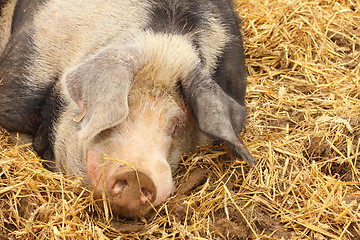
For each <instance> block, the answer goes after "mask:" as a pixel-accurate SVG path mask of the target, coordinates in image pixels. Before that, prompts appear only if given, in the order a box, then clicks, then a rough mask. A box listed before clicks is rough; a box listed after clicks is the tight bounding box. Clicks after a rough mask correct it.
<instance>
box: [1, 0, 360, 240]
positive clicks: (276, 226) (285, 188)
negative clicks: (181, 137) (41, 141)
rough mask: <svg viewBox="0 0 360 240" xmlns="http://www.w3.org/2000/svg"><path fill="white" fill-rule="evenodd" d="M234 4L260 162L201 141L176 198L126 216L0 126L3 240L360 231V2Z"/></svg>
mask: <svg viewBox="0 0 360 240" xmlns="http://www.w3.org/2000/svg"><path fill="white" fill-rule="evenodd" d="M234 2H235V4H236V8H237V11H238V13H239V15H240V17H241V18H242V20H243V21H242V24H241V28H242V30H243V33H244V43H245V52H246V60H247V68H248V73H249V77H248V90H247V96H246V105H247V109H248V118H247V123H246V126H245V129H244V131H243V132H242V133H241V134H240V137H241V139H242V140H243V141H244V143H245V145H246V146H247V148H248V149H249V151H250V152H251V153H252V155H253V156H254V157H255V158H256V159H257V160H258V161H259V163H258V165H257V166H255V167H250V166H247V165H246V164H245V163H244V162H243V161H242V160H241V159H235V158H233V157H232V156H231V155H230V154H229V153H228V151H227V149H226V146H224V145H218V146H202V147H200V148H199V149H198V150H197V151H196V152H194V153H188V154H186V155H185V156H184V157H183V159H182V161H181V164H180V168H179V170H178V172H176V173H175V174H174V179H175V182H176V186H177V190H176V191H175V194H174V196H172V197H171V198H170V199H169V200H168V201H167V202H166V203H165V204H164V205H162V206H160V207H159V208H157V209H156V210H155V211H153V212H152V213H150V214H149V215H147V216H145V217H144V218H141V219H133V220H124V219H118V218H116V217H112V216H111V212H109V211H108V209H107V208H106V206H107V205H106V203H104V202H103V201H97V202H96V201H94V200H93V199H92V196H91V193H90V192H89V191H88V190H86V189H84V188H83V187H82V184H81V179H78V178H75V177H72V176H66V177H64V176H61V175H59V174H55V173H51V172H49V171H47V170H45V169H44V168H43V167H42V164H41V161H42V160H41V159H39V158H38V157H37V156H36V154H35V153H34V152H33V151H31V150H28V149H27V147H28V146H19V145H16V144H14V143H11V142H10V139H9V136H8V133H7V132H6V131H5V130H1V132H0V156H1V161H0V169H1V171H0V180H1V182H0V205H1V208H0V209H1V214H0V228H1V231H0V239H116V238H117V239H159V238H163V239H168V238H171V239H360V224H359V219H360V212H359V211H360V205H359V203H360V183H359V174H360V173H359V170H360V163H359V161H358V156H359V146H360V138H359V133H360V127H359V121H360V119H359V117H358V112H359V110H360V104H359V103H360V99H359V92H360V91H359V83H360V3H359V1H351V0H348V1H347V0H337V1H334V0H328V1H326V0H307V1H306V0H297V1H290V0H274V1H270V0H269V1H267V0H256V1H242V0H235V1H234ZM104 206H105V207H104Z"/></svg>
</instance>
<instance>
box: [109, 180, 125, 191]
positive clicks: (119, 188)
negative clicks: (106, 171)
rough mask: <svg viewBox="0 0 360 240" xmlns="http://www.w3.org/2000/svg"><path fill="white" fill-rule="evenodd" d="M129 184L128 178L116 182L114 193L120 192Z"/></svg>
mask: <svg viewBox="0 0 360 240" xmlns="http://www.w3.org/2000/svg"><path fill="white" fill-rule="evenodd" d="M127 185H128V182H127V181H126V180H118V181H116V183H115V184H114V187H113V189H112V193H113V194H114V195H116V194H120V193H121V192H122V191H123V190H124V188H125V187H126V186H127Z"/></svg>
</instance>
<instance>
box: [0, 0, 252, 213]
mask: <svg viewBox="0 0 360 240" xmlns="http://www.w3.org/2000/svg"><path fill="white" fill-rule="evenodd" d="M14 4H15V1H8V2H7V3H5V4H4V6H5V7H6V14H2V15H0V23H1V24H2V26H0V29H1V28H3V29H5V30H6V32H8V33H9V34H8V36H7V37H3V38H0V40H1V41H2V42H0V47H1V48H0V53H1V52H2V53H1V56H0V79H1V84H0V125H2V126H4V127H5V128H7V129H9V130H11V131H20V132H24V133H28V134H32V135H33V136H34V147H35V149H36V150H37V151H38V152H39V154H40V155H42V156H43V157H44V158H47V159H50V160H54V163H55V164H54V166H50V167H52V168H54V169H57V170H61V171H63V172H66V173H70V174H77V175H83V176H85V180H84V182H85V184H86V185H87V186H88V187H89V188H90V189H94V192H95V195H97V196H98V197H107V198H108V199H109V201H110V202H111V203H112V209H113V212H114V213H116V214H120V215H123V216H136V215H141V214H144V213H145V212H147V211H148V209H149V208H150V205H154V206H156V205H158V204H160V203H161V202H163V201H164V200H165V199H166V198H167V197H168V196H169V195H170V194H171V191H172V188H173V183H172V178H171V170H174V169H176V167H177V164H178V161H179V159H180V157H181V155H182V154H183V153H184V152H188V151H191V150H192V149H193V148H194V147H195V146H197V145H199V144H202V143H204V142H207V141H209V140H210V139H211V138H218V139H221V140H224V141H225V142H227V143H228V146H229V147H230V149H231V150H232V152H233V153H234V154H235V155H236V156H240V157H242V158H244V160H246V161H248V162H249V163H250V164H253V163H255V160H254V159H253V158H252V157H251V155H250V154H249V153H248V151H247V150H246V148H245V147H244V146H243V145H242V143H241V141H240V140H239V139H238V137H237V134H238V133H239V131H240V130H241V128H242V127H243V124H244V121H245V115H246V112H245V108H244V106H243V105H244V97H245V90H246V71H245V64H244V56H243V49H242V42H241V38H240V32H239V30H238V20H237V18H236V15H235V14H234V12H233V10H232V6H231V2H230V1H228V0H226V1H219V0H213V1H209V0H196V1H190V0H155V1H139V0H127V1H96V0H88V1H63V0H42V1H40V0H37V1H24V0H23V1H22V0H19V1H17V2H16V7H15V10H14V12H13V13H12V11H11V9H14V7H13V6H14ZM4 6H3V8H2V9H5V7H4ZM3 12H5V10H4V11H3ZM12 15H13V17H12V22H11V24H10V25H9V19H10V17H9V16H12ZM10 26H11V28H10ZM10 32H11V34H10ZM2 46H3V47H2ZM204 133H205V134H204ZM134 169H136V171H134ZM103 189H104V191H103ZM104 194H105V195H104ZM149 202H151V203H152V204H150V203H149Z"/></svg>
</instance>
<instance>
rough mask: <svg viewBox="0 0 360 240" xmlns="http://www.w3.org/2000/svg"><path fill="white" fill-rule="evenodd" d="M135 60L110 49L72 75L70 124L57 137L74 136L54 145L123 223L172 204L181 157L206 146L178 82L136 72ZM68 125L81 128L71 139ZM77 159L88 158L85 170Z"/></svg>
mask: <svg viewBox="0 0 360 240" xmlns="http://www.w3.org/2000/svg"><path fill="white" fill-rule="evenodd" d="M135 54H136V53H129V52H127V53H126V54H122V53H119V51H118V50H116V49H108V50H105V51H104V52H102V53H101V54H99V55H98V56H96V57H95V58H93V59H91V60H89V61H87V62H85V63H83V64H81V65H79V66H77V67H76V68H75V69H74V70H72V71H71V72H69V73H68V74H67V75H66V78H65V82H64V83H65V84H66V85H65V86H63V89H65V90H66V91H67V92H66V94H67V96H68V99H69V100H70V102H69V106H68V110H66V111H65V112H66V114H64V117H63V118H68V120H67V122H68V124H62V125H63V126H64V127H62V128H63V130H57V132H58V133H59V134H63V132H65V131H67V134H68V135H70V134H71V136H70V137H62V139H63V140H62V142H61V143H59V142H60V141H57V143H56V145H57V146H55V147H56V148H57V149H60V150H59V151H62V154H63V156H61V158H62V161H63V162H62V165H63V166H62V168H63V169H64V170H65V171H67V172H69V173H79V172H80V173H81V174H84V175H85V183H86V185H87V186H88V187H89V188H90V189H91V190H93V192H94V196H95V197H96V198H106V199H108V200H109V202H110V204H111V209H112V212H113V213H114V214H116V215H120V216H125V217H133V216H139V215H143V214H145V213H146V212H148V210H149V209H151V208H152V207H155V206H157V205H159V204H160V203H162V202H163V201H164V200H166V199H167V198H168V197H169V196H170V194H171V193H172V191H173V189H174V184H173V181H172V172H173V171H174V170H175V169H176V168H177V166H178V162H179V160H180V159H181V155H182V154H183V153H185V152H188V151H191V150H192V149H193V148H194V147H195V146H197V145H199V144H201V143H203V142H204V141H205V140H206V137H205V136H204V135H203V134H202V133H200V131H199V130H198V127H197V124H196V120H195V118H194V117H193V114H192V113H191V111H190V110H189V109H188V107H187V106H186V104H185V101H184V98H183V95H182V92H181V87H179V83H177V80H176V79H175V80H172V81H169V80H164V79H163V77H164V76H161V77H160V76H159V74H156V72H158V70H157V69H154V68H153V67H146V66H142V67H141V68H134V65H135V64H137V63H136V59H134V57H133V55H135ZM160 75H161V74H160ZM165 78H166V76H165ZM99 80H100V81H99ZM70 119H72V120H70ZM61 121H64V119H62V120H60V122H61ZM70 124H71V125H72V126H76V130H75V129H74V131H71V130H70V132H72V133H68V132H69V129H67V130H65V129H64V128H66V127H68V126H69V125H70ZM60 125H61V123H60ZM58 129H60V128H58ZM57 138H58V139H60V137H58V136H57ZM71 138H75V140H74V141H72V140H70V139H71ZM66 141H68V142H66ZM69 143H72V144H69ZM60 145H62V146H60ZM76 145H77V146H76ZM64 148H65V149H67V150H63V149H64ZM79 149H82V150H79ZM73 152H77V155H76V154H75V155H74V154H72V153H73ZM64 155H65V156H64ZM57 158H59V155H58V156H57ZM71 158H84V159H86V162H83V164H84V166H86V168H85V167H84V166H82V165H81V164H74V163H73V161H72V160H69V159H71ZM76 165H77V166H76ZM76 169H80V170H76Z"/></svg>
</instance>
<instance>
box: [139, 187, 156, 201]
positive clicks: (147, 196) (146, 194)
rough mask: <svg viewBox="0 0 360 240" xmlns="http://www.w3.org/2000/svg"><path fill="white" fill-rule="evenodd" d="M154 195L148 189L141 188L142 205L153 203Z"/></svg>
mask: <svg viewBox="0 0 360 240" xmlns="http://www.w3.org/2000/svg"><path fill="white" fill-rule="evenodd" d="M153 197H154V194H153V193H152V192H151V191H149V190H148V189H146V188H141V195H140V201H141V203H142V204H146V203H148V202H152V201H153Z"/></svg>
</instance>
